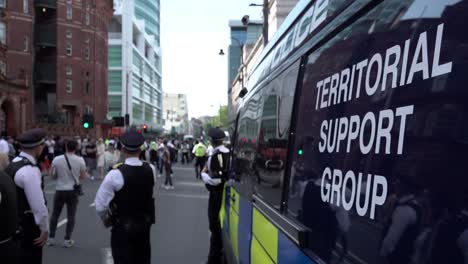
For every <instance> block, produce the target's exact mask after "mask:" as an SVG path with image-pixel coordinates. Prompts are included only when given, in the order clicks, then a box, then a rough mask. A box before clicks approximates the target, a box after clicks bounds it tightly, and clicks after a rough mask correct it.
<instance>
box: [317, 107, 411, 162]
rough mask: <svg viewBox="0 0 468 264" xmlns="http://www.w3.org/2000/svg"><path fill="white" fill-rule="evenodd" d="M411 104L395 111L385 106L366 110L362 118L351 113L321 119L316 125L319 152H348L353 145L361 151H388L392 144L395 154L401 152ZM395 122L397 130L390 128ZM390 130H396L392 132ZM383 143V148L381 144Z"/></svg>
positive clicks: (376, 152)
mask: <svg viewBox="0 0 468 264" xmlns="http://www.w3.org/2000/svg"><path fill="white" fill-rule="evenodd" d="M413 112H414V106H413V105H408V106H402V107H398V108H396V109H395V110H392V109H385V110H382V111H380V112H378V113H374V112H368V113H366V114H365V115H364V116H363V117H361V116H358V115H353V116H350V117H341V118H335V119H330V120H323V121H322V124H321V126H320V141H319V151H320V152H321V153H323V152H328V153H334V152H340V151H342V152H344V151H346V153H350V152H351V150H352V149H353V144H356V145H358V146H359V150H360V152H361V153H362V154H364V155H366V154H369V153H370V152H374V153H375V154H381V153H382V154H383V153H384V154H391V152H392V146H394V147H393V149H394V150H395V151H393V152H396V153H397V154H398V155H402V154H403V146H404V141H405V127H406V124H407V119H408V117H409V116H411V115H412V114H413ZM395 124H399V126H400V127H399V129H397V130H396V129H395V130H394V129H393V128H394V125H395ZM392 131H397V132H395V133H394V134H393V135H392V133H391V132H392ZM382 145H383V148H381V146H382Z"/></svg>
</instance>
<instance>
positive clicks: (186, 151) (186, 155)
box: [181, 141, 190, 164]
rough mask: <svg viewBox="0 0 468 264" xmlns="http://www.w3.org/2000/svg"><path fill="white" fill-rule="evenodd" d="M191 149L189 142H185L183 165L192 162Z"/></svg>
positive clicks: (183, 146)
mask: <svg viewBox="0 0 468 264" xmlns="http://www.w3.org/2000/svg"><path fill="white" fill-rule="evenodd" d="M189 149H190V145H189V143H188V142H187V141H185V142H184V143H182V159H181V161H182V164H184V163H187V164H188V163H189V162H190V160H189Z"/></svg>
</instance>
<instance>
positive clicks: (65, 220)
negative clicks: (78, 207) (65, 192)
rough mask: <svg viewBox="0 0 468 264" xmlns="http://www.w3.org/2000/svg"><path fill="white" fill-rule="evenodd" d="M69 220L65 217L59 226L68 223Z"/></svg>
mask: <svg viewBox="0 0 468 264" xmlns="http://www.w3.org/2000/svg"><path fill="white" fill-rule="evenodd" d="M67 222H68V219H66V218H65V219H63V220H62V221H60V222H59V223H58V224H57V228H59V227H61V226H63V225H64V224H66V223H67Z"/></svg>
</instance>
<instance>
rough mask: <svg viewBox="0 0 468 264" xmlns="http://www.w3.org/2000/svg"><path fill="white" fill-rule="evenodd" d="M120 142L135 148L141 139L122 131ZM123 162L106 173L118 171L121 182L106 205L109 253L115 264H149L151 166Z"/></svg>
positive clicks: (152, 180) (137, 134)
mask: <svg viewBox="0 0 468 264" xmlns="http://www.w3.org/2000/svg"><path fill="white" fill-rule="evenodd" d="M121 141H122V145H123V147H124V148H125V149H127V150H130V151H137V150H139V149H140V146H141V145H142V144H143V141H144V138H143V136H141V134H139V133H136V132H126V133H124V134H123V135H122V138H121ZM127 161H128V160H126V162H125V163H124V164H119V165H116V166H115V167H114V168H115V169H114V170H113V171H111V172H109V174H110V173H114V175H116V173H118V172H120V173H121V175H122V178H123V183H124V184H123V186H122V188H121V189H120V190H118V191H116V192H115V196H114V198H113V199H112V200H111V202H110V204H109V208H110V209H109V218H110V219H109V220H110V222H111V226H112V230H111V248H112V256H113V258H114V263H115V264H134V263H139V264H147V263H148V264H149V263H150V262H151V244H150V228H151V225H152V224H154V222H155V208H154V198H153V188H154V173H153V168H152V167H151V166H150V164H149V163H147V162H142V165H141V166H135V165H130V164H127ZM116 170H118V171H116ZM98 193H99V191H98Z"/></svg>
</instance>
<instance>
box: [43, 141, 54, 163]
mask: <svg viewBox="0 0 468 264" xmlns="http://www.w3.org/2000/svg"><path fill="white" fill-rule="evenodd" d="M45 144H46V147H47V159H48V160H49V162H52V160H54V153H55V140H54V138H53V136H48V137H47V140H46V141H45Z"/></svg>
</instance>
